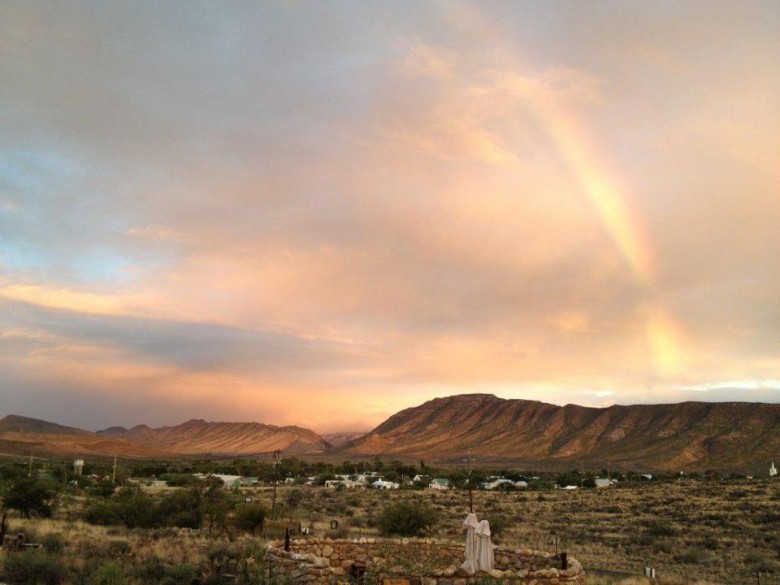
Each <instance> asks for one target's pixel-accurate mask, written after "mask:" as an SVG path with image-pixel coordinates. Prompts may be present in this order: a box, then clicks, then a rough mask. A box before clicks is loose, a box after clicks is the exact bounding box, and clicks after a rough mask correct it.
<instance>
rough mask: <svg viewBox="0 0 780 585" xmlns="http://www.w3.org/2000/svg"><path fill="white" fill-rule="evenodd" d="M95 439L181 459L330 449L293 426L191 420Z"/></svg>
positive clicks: (311, 433)
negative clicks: (130, 444) (131, 444)
mask: <svg viewBox="0 0 780 585" xmlns="http://www.w3.org/2000/svg"><path fill="white" fill-rule="evenodd" d="M98 435H101V436H106V437H114V438H123V439H127V440H129V441H132V442H134V443H138V444H141V445H147V446H149V447H154V448H157V449H165V450H167V451H173V452H176V453H180V454H183V455H201V454H212V455H254V454H259V453H270V452H272V451H275V450H277V449H278V450H280V451H283V452H284V453H285V454H286V455H295V454H302V453H319V452H323V451H325V450H327V449H328V448H329V447H330V445H329V444H328V443H327V442H326V441H325V440H324V439H323V438H322V437H321V436H319V435H318V434H316V433H315V432H314V431H310V430H308V429H303V428H300V427H295V426H286V427H277V426H274V425H267V424H263V423H255V422H249V423H232V422H206V421H205V420H200V419H193V420H190V421H187V422H185V423H182V424H180V425H176V426H166V427H161V428H158V429H153V428H150V427H148V426H146V425H139V426H136V427H133V428H132V429H130V430H128V429H125V428H123V427H111V428H109V429H106V430H103V431H98Z"/></svg>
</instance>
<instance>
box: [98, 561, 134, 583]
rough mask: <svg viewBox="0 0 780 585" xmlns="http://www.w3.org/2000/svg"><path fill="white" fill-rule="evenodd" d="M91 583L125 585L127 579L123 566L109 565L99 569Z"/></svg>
mask: <svg viewBox="0 0 780 585" xmlns="http://www.w3.org/2000/svg"><path fill="white" fill-rule="evenodd" d="M89 581H90V583H91V584H92V585H124V583H125V582H126V581H127V577H126V576H125V570H124V569H123V568H122V566H121V565H117V564H116V563H107V564H105V565H101V566H100V567H98V569H97V570H96V571H95V573H94V575H92V578H91V579H90V580H89Z"/></svg>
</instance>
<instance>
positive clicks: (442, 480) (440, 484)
mask: <svg viewBox="0 0 780 585" xmlns="http://www.w3.org/2000/svg"><path fill="white" fill-rule="evenodd" d="M451 487H452V484H450V480H449V479H447V478H446V477H436V478H434V480H433V481H432V482H431V483H430V484H428V489H431V490H448V489H450V488H451Z"/></svg>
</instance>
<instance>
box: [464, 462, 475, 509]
mask: <svg viewBox="0 0 780 585" xmlns="http://www.w3.org/2000/svg"><path fill="white" fill-rule="evenodd" d="M464 461H465V462H466V473H467V477H468V479H467V480H466V481H467V482H468V484H469V512H474V498H473V496H472V494H471V471H472V466H471V462H472V461H473V459H472V458H471V453H468V454H467V455H466V459H464Z"/></svg>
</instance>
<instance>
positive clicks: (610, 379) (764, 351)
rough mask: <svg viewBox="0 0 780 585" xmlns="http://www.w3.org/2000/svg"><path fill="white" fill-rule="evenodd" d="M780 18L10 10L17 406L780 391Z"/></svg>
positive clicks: (291, 405)
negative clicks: (779, 27) (779, 257)
mask: <svg viewBox="0 0 780 585" xmlns="http://www.w3.org/2000/svg"><path fill="white" fill-rule="evenodd" d="M573 11H575V12H576V18H575V17H574V12H573ZM775 16H776V8H775V7H774V5H772V4H769V3H764V2H748V3H740V4H738V5H737V4H733V3H725V2H724V3H716V6H715V7H713V8H712V9H708V10H707V11H702V10H701V9H700V7H697V6H694V5H685V6H676V7H675V8H674V9H671V8H669V7H664V6H658V5H655V4H651V3H648V4H640V5H636V6H634V7H633V8H632V10H628V9H626V10H622V9H615V7H614V6H609V7H607V6H603V7H601V6H593V7H591V8H590V10H589V11H587V14H586V13H585V12H583V11H582V10H579V9H576V8H575V7H567V6H539V7H535V8H534V9H533V10H531V9H529V8H528V7H527V6H509V5H503V4H485V5H477V4H461V3H447V4H424V5H420V6H415V10H414V11H411V12H410V11H409V6H406V5H404V4H403V3H401V4H388V5H370V4H369V5H362V4H361V5H357V4H356V5H343V6H335V7H334V6H327V7H326V6H324V5H322V6H320V5H316V6H315V5H305V6H304V5H299V4H296V3H279V4H272V5H261V6H253V5H245V6H240V7H234V10H231V11H225V10H222V9H220V8H219V7H214V6H211V5H208V3H197V2H196V4H195V5H193V4H191V3H180V2H171V3H167V4H165V5H160V6H157V7H155V9H154V10H152V11H151V12H149V13H148V14H147V13H144V12H139V11H137V10H136V9H135V8H133V7H130V6H125V5H121V4H101V5H99V6H95V5H87V4H80V3H75V4H69V5H67V6H61V5H57V4H52V5H38V4H20V3H5V4H2V5H0V47H1V48H2V50H0V75H2V78H3V79H4V81H5V83H4V84H3V88H2V90H1V91H2V96H3V99H2V100H0V102H1V103H2V105H0V378H1V379H3V380H4V382H5V381H8V382H7V383H4V384H3V385H2V388H0V404H2V409H3V411H4V412H0V415H2V414H4V413H5V411H7V412H18V413H20V414H28V415H32V416H42V417H46V416H48V417H49V418H56V419H58V420H61V421H62V422H64V423H69V422H70V423H76V422H78V423H79V424H82V425H84V426H90V427H92V428H96V427H99V426H108V425H109V424H137V423H141V422H147V423H155V424H172V423H177V422H181V420H183V419H185V418H190V417H199V418H210V419H217V418H222V419H233V420H260V421H262V422H271V423H276V424H288V423H289V424H292V423H295V424H299V425H301V426H309V427H314V428H317V429H318V430H327V429H329V428H339V429H349V428H351V427H352V428H357V427H360V428H361V429H365V428H367V427H369V426H371V425H373V424H376V423H379V422H381V420H382V418H384V417H386V416H389V415H390V414H392V413H393V412H395V411H397V410H399V409H401V408H405V407H408V406H412V405H414V404H418V403H420V402H423V401H424V400H427V399H429V398H433V397H437V396H446V395H449V394H455V393H463V392H493V393H495V394H497V395H499V396H502V397H505V398H528V399H534V400H543V401H547V402H553V403H556V404H566V403H577V404H584V405H590V406H604V405H608V404H628V403H646V402H653V401H655V402H662V401H675V400H686V399H692V398H691V397H694V398H695V397H697V396H701V397H702V398H701V399H705V398H706V399H710V398H712V399H717V400H721V399H729V398H731V399H735V400H741V399H746V400H747V399H761V400H777V394H776V393H775V391H774V389H775V388H777V387H778V386H780V384H778V383H777V380H779V379H780V359H778V357H777V351H776V348H777V347H778V343H779V342H780V339H778V331H780V316H778V311H777V298H778V295H780V292H778V291H780V268H779V266H780V265H778V263H777V261H776V258H775V256H776V254H774V250H777V249H780V231H779V230H777V225H778V224H780V199H778V197H777V193H778V189H780V170H778V169H779V168H780V167H778V165H777V164H776V159H777V153H778V152H780V142H778V140H780V139H779V138H778V137H780V111H778V103H780V100H778V91H777V88H778V87H780V85H778V82H780V72H779V70H778V68H777V67H776V61H777V60H776V59H775V58H772V57H773V56H775V55H778V54H780V44H778V39H777V35H776V31H775V30H774V28H775V27H773V26H772V23H773V22H776V18H775ZM638 20H641V22H642V26H641V27H637V26H635V24H636V22H637V21H638ZM713 39H720V40H719V42H713ZM734 381H737V382H734ZM52 389H55V390H52ZM47 392H49V393H52V394H53V395H54V397H53V398H52V399H51V400H43V399H41V397H42V396H46V393H47ZM131 402H132V403H133V404H135V403H137V404H138V406H137V407H136V406H133V407H132V408H130V407H129V406H128V405H129V404H130V403H131ZM150 405H155V407H154V408H151V407H150ZM150 413H151V414H150ZM147 416H150V417H152V418H154V419H155V420H145V417H147ZM68 417H69V420H68Z"/></svg>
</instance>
